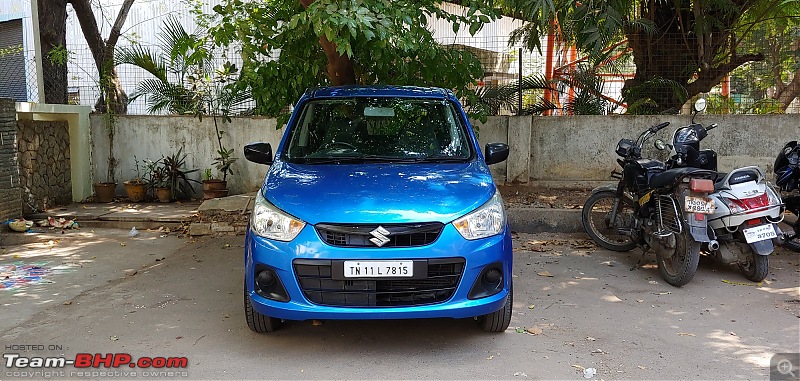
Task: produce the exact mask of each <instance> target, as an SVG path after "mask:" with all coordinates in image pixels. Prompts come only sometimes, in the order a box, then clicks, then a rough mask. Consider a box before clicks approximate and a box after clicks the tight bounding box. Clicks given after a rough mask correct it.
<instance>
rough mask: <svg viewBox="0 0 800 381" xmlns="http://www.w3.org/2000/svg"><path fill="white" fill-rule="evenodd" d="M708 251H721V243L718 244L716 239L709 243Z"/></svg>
mask: <svg viewBox="0 0 800 381" xmlns="http://www.w3.org/2000/svg"><path fill="white" fill-rule="evenodd" d="M708 249H709V250H711V251H715V250H719V242H717V240H715V239H712V240H711V241H709V242H708Z"/></svg>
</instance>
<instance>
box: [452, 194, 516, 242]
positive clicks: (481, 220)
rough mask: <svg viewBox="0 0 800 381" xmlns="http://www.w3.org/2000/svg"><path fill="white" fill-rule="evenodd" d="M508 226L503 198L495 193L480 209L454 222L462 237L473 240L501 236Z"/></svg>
mask: <svg viewBox="0 0 800 381" xmlns="http://www.w3.org/2000/svg"><path fill="white" fill-rule="evenodd" d="M505 225H506V211H505V209H504V208H503V198H502V197H500V192H498V191H495V192H494V196H492V198H491V199H489V201H487V202H486V203H485V204H483V205H481V206H480V207H479V208H478V209H475V210H474V211H472V212H470V213H468V214H467V215H465V216H464V217H461V218H459V219H457V220H455V221H453V226H454V227H455V228H456V230H458V232H459V233H461V236H462V237H464V238H466V239H469V240H473V239H480V238H486V237H491V236H493V235H497V234H500V232H502V231H503V228H504V227H505Z"/></svg>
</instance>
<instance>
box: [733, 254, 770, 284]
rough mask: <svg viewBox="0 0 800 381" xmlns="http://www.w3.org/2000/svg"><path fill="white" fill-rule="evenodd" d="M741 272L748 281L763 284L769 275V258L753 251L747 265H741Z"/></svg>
mask: <svg viewBox="0 0 800 381" xmlns="http://www.w3.org/2000/svg"><path fill="white" fill-rule="evenodd" d="M739 270H741V271H742V274H744V277H745V278H747V279H748V280H750V281H753V282H761V281H762V280H764V279H765V278H766V277H767V275H768V274H769V256H767V255H758V254H756V253H754V252H753V251H752V250H751V251H750V256H749V258H747V263H742V264H739Z"/></svg>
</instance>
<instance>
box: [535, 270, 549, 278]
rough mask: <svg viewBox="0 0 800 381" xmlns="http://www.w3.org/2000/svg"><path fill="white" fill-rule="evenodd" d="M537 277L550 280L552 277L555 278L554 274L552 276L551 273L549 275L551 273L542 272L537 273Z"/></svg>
mask: <svg viewBox="0 0 800 381" xmlns="http://www.w3.org/2000/svg"><path fill="white" fill-rule="evenodd" d="M537 275H539V276H544V277H548V278H550V277H552V276H553V274H550V273H549V272H547V271H542V272H539V273H537Z"/></svg>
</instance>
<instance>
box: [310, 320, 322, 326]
mask: <svg viewBox="0 0 800 381" xmlns="http://www.w3.org/2000/svg"><path fill="white" fill-rule="evenodd" d="M311 325H322V320H314V321H313V322H311Z"/></svg>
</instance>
